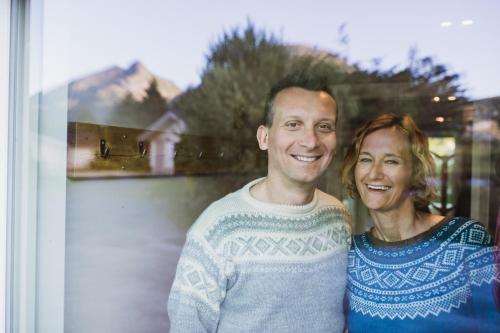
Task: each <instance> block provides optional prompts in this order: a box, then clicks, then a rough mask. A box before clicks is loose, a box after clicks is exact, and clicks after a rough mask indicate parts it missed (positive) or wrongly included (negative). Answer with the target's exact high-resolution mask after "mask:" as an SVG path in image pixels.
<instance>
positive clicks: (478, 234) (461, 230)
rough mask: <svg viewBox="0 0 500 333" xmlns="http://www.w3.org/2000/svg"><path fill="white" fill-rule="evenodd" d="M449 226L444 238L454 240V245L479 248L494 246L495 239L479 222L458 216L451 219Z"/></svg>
mask: <svg viewBox="0 0 500 333" xmlns="http://www.w3.org/2000/svg"><path fill="white" fill-rule="evenodd" d="M447 225H448V228H446V229H445V230H444V231H445V232H444V234H443V236H444V238H452V239H453V240H454V243H461V244H463V245H467V246H478V247H484V246H493V237H491V235H490V233H489V232H488V230H487V229H486V227H485V226H484V225H483V224H482V223H481V222H479V221H478V220H475V219H472V218H469V217H459V216H457V217H453V218H450V219H449V221H448V223H447Z"/></svg>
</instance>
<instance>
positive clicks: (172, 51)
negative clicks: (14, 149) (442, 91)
mask: <svg viewBox="0 0 500 333" xmlns="http://www.w3.org/2000/svg"><path fill="white" fill-rule="evenodd" d="M44 6H45V8H44V24H45V26H44V43H43V44H44V51H43V58H44V73H43V87H44V88H45V89H47V88H50V87H53V86H55V85H58V84H61V83H63V82H64V81H66V80H71V79H75V78H78V77H80V76H84V75H87V74H89V73H92V72H96V71H100V70H102V69H104V68H106V67H108V66H111V65H118V66H121V67H128V66H129V65H130V64H131V63H132V62H133V61H134V60H140V61H141V62H143V63H144V64H145V65H146V67H148V68H149V69H150V70H151V71H153V72H154V73H156V74H157V75H160V76H161V77H163V78H166V79H170V80H172V81H174V82H175V83H176V84H177V85H178V86H179V87H180V88H182V89H185V88H186V87H188V86H189V85H196V84H197V83H198V82H199V74H200V73H201V70H202V69H203V67H204V64H205V55H206V54H207V53H208V51H209V45H210V44H212V43H214V42H215V41H216V40H217V38H218V37H219V36H220V35H221V33H222V32H223V31H224V30H228V29H230V28H232V27H236V26H238V27H242V26H244V25H245V24H246V22H247V20H248V19H251V20H252V22H254V23H255V26H256V27H257V28H260V29H265V30H266V31H267V32H272V33H274V34H275V35H276V36H278V37H279V38H280V39H282V40H283V41H285V42H287V43H293V44H304V45H308V46H312V47H318V48H320V49H324V50H327V51H330V52H332V53H337V54H340V55H342V56H344V57H347V59H348V61H349V62H350V63H358V64H359V65H360V66H361V67H363V68H373V67H374V66H376V65H375V63H377V62H378V61H376V60H377V59H380V60H381V62H379V66H380V68H382V69H387V68H390V67H393V66H398V67H400V68H401V67H404V66H406V65H407V64H408V54H409V50H410V48H411V47H416V48H417V49H418V54H419V55H420V56H432V57H434V59H435V60H436V61H437V62H439V63H443V64H445V65H447V66H448V68H449V69H450V70H451V71H452V72H456V73H459V74H460V75H461V80H460V82H461V83H462V85H463V87H465V88H466V89H467V96H469V97H472V98H474V99H478V98H485V97H492V96H498V95H500V63H499V61H498V59H500V43H498V42H496V40H497V38H498V36H499V35H500V23H498V13H500V1H495V0H476V1H470V0H465V1H460V2H457V1H449V0H443V1H433V0H421V1H396V0H379V1H361V0H350V1H347V0H344V1H337V0H329V1H327V0H322V1H314V0H294V1H290V0H273V1H265V0H254V1H251V2H249V1H243V0H211V1H205V0H183V1H180V0H175V1H173V0H148V1H138V0H106V1H98V0H73V1H70V2H69V1H64V0H45V1H44ZM342 24H345V32H346V33H347V35H348V40H349V41H348V43H342V42H341V41H340V39H341V34H339V27H340V26H341V25H342Z"/></svg>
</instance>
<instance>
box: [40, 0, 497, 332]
mask: <svg viewBox="0 0 500 333" xmlns="http://www.w3.org/2000/svg"><path fill="white" fill-rule="evenodd" d="M33 2H34V3H36V1H33ZM43 3H44V11H43V15H44V20H43V23H42V22H39V21H37V24H39V26H40V27H42V26H43V28H44V32H43V34H44V39H43V40H44V44H43V45H42V46H41V47H42V48H43V69H42V71H41V74H40V75H41V76H42V77H41V80H40V82H41V83H42V88H41V89H40V91H35V92H32V100H33V101H37V102H38V103H41V104H40V105H42V106H43V107H42V109H41V112H42V113H43V112H46V113H45V115H46V116H45V117H44V118H43V122H42V127H41V129H40V131H41V132H42V134H43V132H44V131H46V132H47V133H52V132H54V131H55V132H57V133H59V131H61V130H63V131H66V132H65V133H67V141H66V142H64V143H60V142H58V143H57V145H56V146H57V149H55V150H54V151H53V155H50V154H51V152H50V151H45V153H44V154H45V155H44V156H46V157H47V158H48V159H50V160H63V161H65V165H66V171H67V174H66V178H65V184H64V185H65V191H66V192H65V193H64V195H65V209H66V213H65V224H64V228H65V245H64V248H61V249H60V250H61V251H63V252H64V253H65V268H64V270H65V272H64V275H65V288H64V289H65V291H64V325H65V329H64V331H65V332H160V331H167V330H168V327H169V322H168V317H167V313H166V302H167V298H168V295H169V290H170V286H171V283H172V280H173V278H174V274H175V268H176V264H177V260H178V257H179V255H180V251H181V248H182V245H183V243H184V240H185V234H186V231H187V230H188V229H189V227H190V226H191V225H192V223H193V222H194V221H195V220H196V218H197V216H198V215H199V214H200V213H201V212H202V211H203V210H204V209H205V208H206V207H207V206H208V205H209V204H210V203H211V202H213V201H214V200H216V199H218V198H221V197H222V196H224V195H226V194H227V193H230V192H232V191H234V190H236V189H238V188H240V187H241V186H242V185H244V184H246V183H247V182H249V181H250V180H253V179H255V178H257V177H261V176H264V175H265V173H266V168H267V160H266V155H265V154H264V153H263V152H261V151H260V150H259V149H258V146H257V142H256V140H255V133H256V129H257V127H258V125H259V124H261V121H262V117H263V108H264V99H265V96H266V93H267V91H268V89H269V87H270V85H271V84H272V83H274V82H275V81H276V80H277V79H279V78H280V77H281V76H283V75H284V73H286V72H289V71H291V70H295V69H303V68H314V69H315V70H321V71H322V72H323V73H327V74H328V75H329V76H330V78H331V79H332V82H333V85H332V89H333V90H334V93H335V95H336V97H337V98H338V102H339V110H340V111H339V115H340V117H339V124H338V127H337V135H338V143H337V156H336V157H335V160H334V162H333V164H332V166H331V167H330V169H329V170H328V172H327V173H326V175H325V176H324V177H323V178H322V180H321V184H320V186H321V188H322V189H323V190H325V191H327V192H329V193H331V194H334V195H335V196H337V197H340V198H342V199H343V200H344V202H345V203H346V205H347V206H348V207H349V208H350V209H351V211H352V214H353V219H354V226H355V228H354V229H355V231H356V232H357V233H359V232H363V231H366V230H367V228H369V227H370V226H371V225H372V223H371V221H370V217H369V214H368V212H367V210H366V209H365V208H364V207H363V205H362V203H361V202H360V201H359V200H358V199H356V198H354V199H353V198H349V197H348V196H347V195H346V194H345V192H344V191H343V188H342V185H341V183H340V181H339V179H340V177H339V169H340V165H341V162H342V156H343V154H344V153H345V150H346V147H347V145H348V144H349V142H350V140H351V138H352V137H353V135H354V132H355V130H356V128H358V127H359V126H360V125H361V124H363V123H364V122H365V121H367V120H368V119H370V118H373V117H374V116H376V115H378V114H380V113H381V112H395V113H402V112H404V113H408V114H410V115H412V116H413V117H414V119H415V120H416V122H417V123H418V125H419V126H420V127H421V128H422V129H423V130H424V131H425V132H426V134H427V135H428V136H429V138H430V147H431V150H432V153H433V154H434V158H435V161H436V164H437V172H436V174H435V175H434V179H435V181H436V183H437V185H438V192H439V193H440V194H441V196H440V198H438V199H437V200H436V201H434V202H433V203H432V206H431V207H429V209H431V210H432V211H435V212H440V213H441V214H444V215H450V216H451V215H461V216H469V217H473V218H475V219H478V220H479V221H481V223H483V224H484V225H485V226H486V227H487V228H488V229H489V231H490V232H491V233H492V234H493V235H494V234H495V230H496V228H498V226H497V222H498V216H500V210H499V202H500V200H499V199H500V150H499V149H500V148H499V147H500V145H499V140H500V130H499V121H500V113H499V112H500V111H499V110H500V90H499V87H500V75H498V74H500V63H499V62H498V59H500V44H499V43H496V42H495V40H496V39H497V36H498V35H499V34H500V24H499V23H498V17H497V16H498V12H500V4H499V3H497V2H493V1H465V2H461V3H457V2H456V1H439V2H436V1H429V0H423V1H419V2H413V3H411V4H409V3H407V2H405V3H403V2H397V1H388V0H385V1H376V2H361V1H313V2H311V1H305V0H304V1H302V0H301V1H292V2H291V1H284V0H279V1H272V2H263V1H254V2H248V1H239V0H237V1H200V0H187V1H164V0H163V1H159V0H158V1H157V0H152V1H148V2H147V4H146V3H144V2H140V1H133V0H127V1H118V0H109V1H104V2H103V1H96V0H86V1H83V0H75V1H71V2H64V1H60V0H44V1H43ZM39 93H41V95H39ZM40 97H41V100H40V99H38V98H40ZM40 101H42V102H40ZM56 111H57V112H63V115H61V117H62V119H66V117H67V122H66V121H62V124H61V121H59V122H58V121H52V120H53V119H57V117H58V116H57V114H55V113H56ZM47 115H50V118H48V116H47ZM54 127H55V128H54ZM51 131H52V132H51ZM59 137H61V136H59ZM47 140H50V136H49V137H48V138H47ZM61 144H62V146H61ZM40 184H41V185H40V186H41V187H44V186H45V188H47V189H50V186H51V185H50V182H48V181H47V182H42V183H40ZM42 190H43V189H42ZM58 193H59V194H61V193H63V192H58ZM41 202H42V204H43V205H46V207H50V203H49V202H46V201H41ZM47 265H48V264H47Z"/></svg>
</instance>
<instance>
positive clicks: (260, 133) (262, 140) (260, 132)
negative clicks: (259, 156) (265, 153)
mask: <svg viewBox="0 0 500 333" xmlns="http://www.w3.org/2000/svg"><path fill="white" fill-rule="evenodd" d="M267 137H268V128H267V127H266V126H264V125H260V126H259V128H258V129H257V142H258V143H259V148H260V149H261V150H267Z"/></svg>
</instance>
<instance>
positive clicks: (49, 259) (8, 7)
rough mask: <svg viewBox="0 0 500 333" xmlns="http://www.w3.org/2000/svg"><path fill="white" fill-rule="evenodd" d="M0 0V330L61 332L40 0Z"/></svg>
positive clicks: (59, 211) (53, 139)
mask: <svg viewBox="0 0 500 333" xmlns="http://www.w3.org/2000/svg"><path fill="white" fill-rule="evenodd" d="M0 4H1V7H0V50H1V51H0V52H2V54H1V57H0V103H1V104H0V117H1V118H0V133H1V134H0V140H1V142H0V204H1V206H0V222H5V223H1V224H0V225H3V226H6V228H5V229H2V230H0V247H2V250H1V251H4V253H2V252H0V257H1V258H0V274H1V275H2V276H3V277H5V279H4V280H0V288H1V289H2V290H4V291H5V295H3V296H4V297H2V295H1V294H0V307H1V306H4V310H5V311H1V314H0V320H3V323H2V322H0V324H1V326H0V332H9V333H10V332H16V333H17V332H20V333H34V332H47V333H48V332H50V333H63V332H64V260H65V215H66V211H65V209H66V207H65V205H66V165H65V164H66V117H64V116H61V114H62V115H64V114H65V113H60V112H61V110H50V111H49V112H44V113H43V114H42V113H40V108H42V107H43V105H42V103H43V98H41V96H43V90H41V87H42V84H41V82H42V74H43V52H44V50H43V43H44V38H45V36H44V34H43V20H44V14H45V12H44V10H45V8H44V1H43V0H31V1H30V0H0ZM35 81H36V82H35ZM38 89H40V90H38ZM29 90H33V91H39V92H40V93H38V94H36V95H34V96H30V92H29ZM56 112H57V113H58V116H57V117H54V114H55V113H56ZM50 121H52V122H53V121H57V122H58V123H57V126H54V127H50V129H49V127H48V126H46V124H47V122H50ZM54 154H55V155H56V156H54ZM2 270H3V272H2ZM2 273H4V274H2ZM2 283H3V285H1V284H2ZM2 287H3V288H2ZM0 310H1V309H0Z"/></svg>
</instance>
